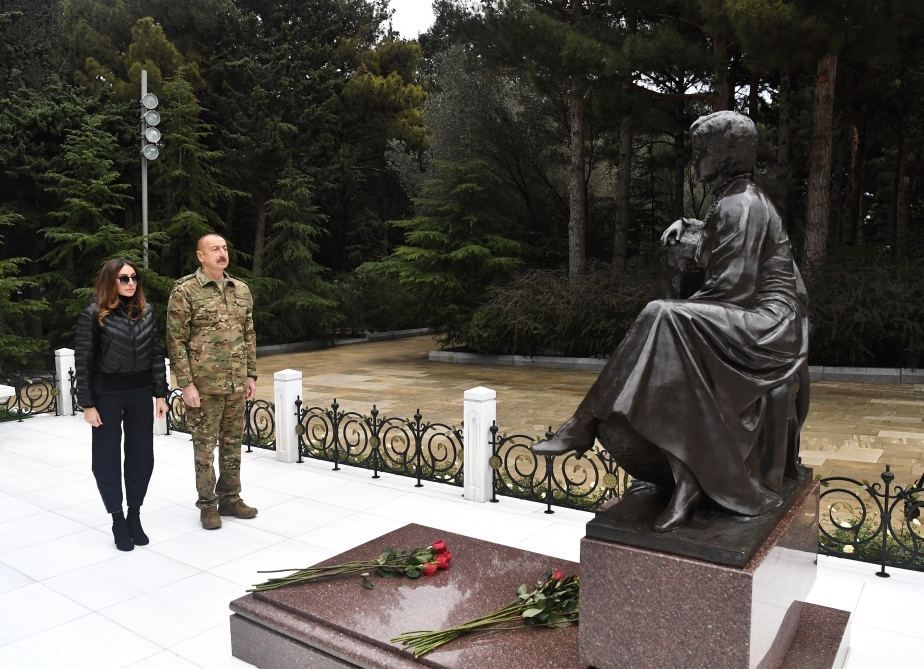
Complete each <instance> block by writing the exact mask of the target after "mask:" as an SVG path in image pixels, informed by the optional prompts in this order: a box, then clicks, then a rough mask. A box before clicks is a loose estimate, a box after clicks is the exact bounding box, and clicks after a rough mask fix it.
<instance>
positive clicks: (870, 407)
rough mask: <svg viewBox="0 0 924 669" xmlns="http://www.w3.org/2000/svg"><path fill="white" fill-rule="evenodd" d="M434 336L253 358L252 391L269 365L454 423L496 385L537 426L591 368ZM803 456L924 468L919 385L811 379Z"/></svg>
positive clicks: (872, 473) (557, 419)
mask: <svg viewBox="0 0 924 669" xmlns="http://www.w3.org/2000/svg"><path fill="white" fill-rule="evenodd" d="M436 347H437V345H436V342H435V341H434V339H433V338H432V337H429V336H424V337H414V338H411V339H402V340H395V341H386V342H374V343H367V344H354V345H350V346H342V347H338V348H331V349H325V350H321V351H309V352H305V353H292V354H280V355H273V356H267V357H262V358H259V360H258V370H259V373H260V382H259V384H258V395H259V396H260V397H263V398H264V399H272V396H273V388H272V378H273V372H275V371H278V370H280V369H285V368H292V369H297V370H301V372H302V373H303V374H304V384H305V397H304V399H305V401H306V402H309V403H311V404H323V405H328V404H330V401H331V400H332V399H333V398H336V399H337V400H338V402H340V404H342V405H343V406H344V407H345V408H346V409H347V410H355V411H360V412H362V413H368V412H369V409H371V407H372V405H373V404H376V405H377V406H378V408H379V410H380V411H382V412H383V413H386V414H388V415H400V416H411V415H413V414H414V411H415V410H416V409H418V408H419V409H420V411H421V413H422V414H423V416H424V418H425V419H426V420H430V421H439V422H448V423H450V424H455V425H458V424H459V423H460V422H461V420H462V393H463V392H464V391H465V390H466V389H468V388H472V387H474V386H487V387H489V388H493V389H494V390H496V391H497V423H498V425H499V426H500V428H501V431H503V432H506V433H508V434H512V433H525V434H528V435H539V434H542V433H543V432H545V430H546V429H547V428H548V426H549V425H551V426H553V428H554V427H557V426H558V425H559V424H561V423H562V422H564V421H565V420H566V419H567V418H568V417H569V416H570V415H571V413H572V412H573V411H574V409H575V408H576V407H577V405H578V404H579V403H580V401H581V399H582V398H583V397H584V394H585V393H586V392H587V389H588V388H590V386H591V384H593V382H594V380H595V379H596V378H597V372H582V371H567V370H555V369H536V368H521V367H503V366H488V365H456V364H449V363H439V362H429V361H428V360H427V353H428V352H429V351H430V350H431V349H434V348H436ZM802 460H803V462H804V463H805V464H806V465H809V466H811V467H813V468H814V469H815V473H816V475H820V476H831V475H833V474H838V475H843V476H850V477H853V478H859V479H867V480H878V478H879V475H880V473H881V472H882V470H883V468H884V465H885V464H886V463H888V464H891V465H892V471H894V472H895V474H896V483H906V484H907V483H911V482H913V481H916V480H917V479H918V478H919V477H920V476H921V474H922V472H924V385H882V384H870V383H844V382H830V381H825V382H816V383H814V384H813V385H812V404H811V412H810V413H809V417H808V420H807V422H806V425H805V427H804V429H803V438H802Z"/></svg>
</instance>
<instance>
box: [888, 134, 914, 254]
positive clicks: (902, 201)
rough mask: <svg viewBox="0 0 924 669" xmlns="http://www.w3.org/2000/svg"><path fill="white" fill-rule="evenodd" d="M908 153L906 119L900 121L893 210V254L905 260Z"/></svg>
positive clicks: (907, 215) (908, 210)
mask: <svg viewBox="0 0 924 669" xmlns="http://www.w3.org/2000/svg"><path fill="white" fill-rule="evenodd" d="M909 181H910V180H909V179H908V151H907V148H906V147H905V132H904V119H902V120H901V121H899V129H898V155H897V156H896V159H895V207H894V209H893V211H894V216H895V222H894V227H893V230H894V235H893V239H892V253H893V255H894V256H895V257H896V258H903V257H904V256H905V253H906V252H907V250H908V219H909V218H910V217H911V208H910V202H909V198H908V183H909Z"/></svg>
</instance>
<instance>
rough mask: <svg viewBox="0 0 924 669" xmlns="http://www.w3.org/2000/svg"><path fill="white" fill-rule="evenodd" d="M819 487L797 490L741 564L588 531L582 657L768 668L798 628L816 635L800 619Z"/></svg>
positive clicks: (598, 661)
mask: <svg viewBox="0 0 924 669" xmlns="http://www.w3.org/2000/svg"><path fill="white" fill-rule="evenodd" d="M818 490H819V485H818V483H817V482H812V483H811V484H810V485H809V486H808V487H807V488H805V489H803V490H802V492H801V494H799V495H798V496H796V498H795V499H794V500H793V503H792V505H791V506H790V508H789V510H788V511H787V513H786V514H785V516H784V517H783V518H782V519H781V520H780V521H779V523H778V524H777V526H776V527H775V528H774V530H773V532H772V533H771V534H770V536H769V537H768V538H767V539H766V541H765V542H764V543H763V544H762V545H761V546H760V547H759V549H758V550H757V551H756V552H755V553H754V555H753V556H752V557H751V558H750V560H749V561H748V562H747V564H745V565H744V566H743V567H731V566H728V565H722V564H716V563H713V562H707V561H704V560H698V559H693V558H689V557H682V556H678V555H674V554H671V553H665V552H662V551H656V550H652V549H647V548H639V547H636V546H627V545H624V544H619V543H614V542H610V541H604V540H601V539H597V538H592V537H585V538H584V539H583V540H582V542H581V568H582V573H583V577H582V582H581V624H580V649H581V656H582V659H583V661H584V663H585V664H586V665H592V666H594V667H597V668H598V669H620V668H622V667H636V666H664V667H706V666H708V667H711V668H713V669H745V668H749V669H756V668H761V669H764V668H769V667H778V666H780V664H781V663H782V662H784V661H785V660H786V658H787V656H788V654H789V653H790V652H795V651H796V650H797V649H796V648H794V647H793V645H792V642H793V639H794V638H796V637H797V636H798V635H799V632H800V630H803V638H804V639H809V640H811V639H815V638H819V631H818V630H816V629H814V628H813V629H807V628H809V627H812V620H811V618H809V617H806V618H805V619H804V620H803V618H802V613H803V611H804V610H805V605H804V604H803V603H802V600H804V599H805V598H806V596H807V595H808V592H809V590H810V589H811V587H812V584H813V583H814V580H815V573H816V568H817V565H816V551H817V539H816V537H817V533H818V530H817V527H818ZM617 506H618V505H617ZM804 628H806V629H804ZM809 645H811V642H809ZM802 647H803V648H804V647H806V646H805V643H803V644H802ZM823 666H825V665H823ZM826 666H829V667H830V666H832V665H831V664H828V665H826Z"/></svg>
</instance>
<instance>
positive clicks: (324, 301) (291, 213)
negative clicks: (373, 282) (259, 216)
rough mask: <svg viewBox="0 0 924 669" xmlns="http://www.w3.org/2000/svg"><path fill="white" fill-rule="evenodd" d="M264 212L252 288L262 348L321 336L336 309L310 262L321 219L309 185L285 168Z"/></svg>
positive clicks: (300, 174)
mask: <svg viewBox="0 0 924 669" xmlns="http://www.w3.org/2000/svg"><path fill="white" fill-rule="evenodd" d="M266 207H267V226H268V232H267V242H266V257H267V262H266V274H265V277H264V278H263V279H260V280H257V281H255V282H254V289H255V292H256V298H257V300H258V302H259V303H260V305H261V309H260V311H259V312H258V313H257V315H256V326H257V328H258V330H259V331H260V332H262V333H263V337H264V341H268V342H284V341H298V340H302V339H310V338H315V337H319V336H323V335H325V334H327V333H328V332H330V331H331V329H332V327H333V324H334V321H335V312H334V309H335V305H336V303H335V301H334V299H333V297H332V293H331V290H332V289H331V286H330V284H329V283H328V282H327V281H325V280H324V279H323V274H324V269H323V268H322V267H321V266H320V265H319V264H318V263H317V262H316V261H315V255H316V253H317V250H318V246H317V240H318V239H319V238H320V237H322V236H323V235H324V234H325V232H326V231H325V229H324V224H325V223H326V221H327V217H326V216H325V215H324V214H322V213H321V212H320V211H319V209H318V207H317V206H316V205H315V203H314V184H313V182H312V179H311V178H310V177H309V176H308V175H306V174H305V173H304V172H301V171H299V170H297V169H295V168H294V167H292V166H289V167H288V168H287V169H286V170H285V171H284V173H283V175H282V178H281V179H280V180H279V183H278V184H277V187H276V194H275V195H274V197H272V198H271V199H270V200H269V201H268V202H267V204H266Z"/></svg>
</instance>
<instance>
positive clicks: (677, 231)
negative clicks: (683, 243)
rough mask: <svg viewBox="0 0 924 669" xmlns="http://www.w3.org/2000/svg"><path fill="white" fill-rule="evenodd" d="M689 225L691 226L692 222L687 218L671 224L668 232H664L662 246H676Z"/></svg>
mask: <svg viewBox="0 0 924 669" xmlns="http://www.w3.org/2000/svg"><path fill="white" fill-rule="evenodd" d="M688 225H690V222H689V221H688V220H687V219H685V218H678V219H677V220H676V221H674V222H673V223H671V224H670V225H669V226H668V227H667V230H665V231H664V234H662V235H661V245H662V246H667V245H668V244H676V243H677V241H678V240H679V239H680V237H681V236H682V235H683V231H684V230H686V229H687V226H688Z"/></svg>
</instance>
